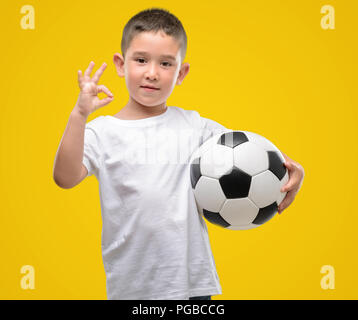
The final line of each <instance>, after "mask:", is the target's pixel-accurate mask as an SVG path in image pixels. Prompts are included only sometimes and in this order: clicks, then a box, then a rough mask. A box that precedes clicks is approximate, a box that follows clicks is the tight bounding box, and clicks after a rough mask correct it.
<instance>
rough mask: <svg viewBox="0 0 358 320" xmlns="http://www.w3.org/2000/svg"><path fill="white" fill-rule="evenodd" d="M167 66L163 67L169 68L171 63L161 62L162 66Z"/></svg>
mask: <svg viewBox="0 0 358 320" xmlns="http://www.w3.org/2000/svg"><path fill="white" fill-rule="evenodd" d="M165 63H166V64H167V65H165V67H170V66H171V63H169V62H163V64H165Z"/></svg>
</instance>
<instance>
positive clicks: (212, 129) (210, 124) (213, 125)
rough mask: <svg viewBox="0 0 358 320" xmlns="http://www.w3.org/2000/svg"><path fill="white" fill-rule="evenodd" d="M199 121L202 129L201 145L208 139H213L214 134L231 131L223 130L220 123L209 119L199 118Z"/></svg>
mask: <svg viewBox="0 0 358 320" xmlns="http://www.w3.org/2000/svg"><path fill="white" fill-rule="evenodd" d="M200 121H201V128H202V137H201V138H202V141H201V143H204V142H205V141H206V140H208V139H209V138H211V137H213V136H214V135H216V134H220V133H224V132H227V131H231V130H230V129H227V128H225V127H224V126H223V125H221V124H220V123H218V122H216V121H214V120H211V119H207V118H203V117H200Z"/></svg>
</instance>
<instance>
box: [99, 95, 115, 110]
mask: <svg viewBox="0 0 358 320" xmlns="http://www.w3.org/2000/svg"><path fill="white" fill-rule="evenodd" d="M113 99H114V98H113V97H108V98H103V99H101V100H99V101H98V107H99V108H101V107H104V106H105V105H107V104H108V103H110V102H112V101H113Z"/></svg>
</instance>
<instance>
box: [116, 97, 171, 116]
mask: <svg viewBox="0 0 358 320" xmlns="http://www.w3.org/2000/svg"><path fill="white" fill-rule="evenodd" d="M166 110H167V106H166V103H165V102H163V103H161V104H159V105H155V106H145V105H142V104H140V103H139V102H137V101H136V100H134V99H133V98H132V97H130V98H129V101H128V102H127V104H126V105H125V106H124V107H123V108H122V109H121V111H120V112H118V114H117V115H116V116H117V117H119V118H123V119H127V120H139V119H145V118H149V117H154V116H158V115H160V114H162V113H164V112H165V111H166Z"/></svg>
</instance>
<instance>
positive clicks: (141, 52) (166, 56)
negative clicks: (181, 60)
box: [133, 51, 176, 61]
mask: <svg viewBox="0 0 358 320" xmlns="http://www.w3.org/2000/svg"><path fill="white" fill-rule="evenodd" d="M136 54H139V55H140V54H143V55H147V54H148V52H146V51H135V52H133V55H136ZM160 57H161V58H166V59H171V60H174V61H175V60H176V58H175V57H174V56H172V55H170V54H162V55H161V56H160Z"/></svg>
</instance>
